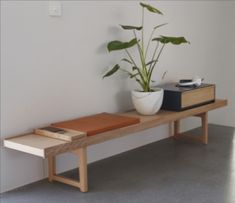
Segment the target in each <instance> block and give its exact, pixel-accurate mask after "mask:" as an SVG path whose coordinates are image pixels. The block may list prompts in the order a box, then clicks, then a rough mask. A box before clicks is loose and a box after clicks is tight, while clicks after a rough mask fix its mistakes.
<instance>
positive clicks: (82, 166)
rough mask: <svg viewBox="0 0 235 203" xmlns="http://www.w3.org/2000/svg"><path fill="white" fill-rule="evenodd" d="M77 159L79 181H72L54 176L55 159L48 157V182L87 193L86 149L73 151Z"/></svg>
mask: <svg viewBox="0 0 235 203" xmlns="http://www.w3.org/2000/svg"><path fill="white" fill-rule="evenodd" d="M72 153H74V154H75V155H76V156H78V159H79V181H76V180H72V179H70V178H66V177H63V176H60V175H57V174H56V167H55V163H56V161H55V157H54V156H53V157H48V178H49V181H50V182H52V181H58V182H61V183H65V184H67V185H71V186H74V187H77V188H79V189H80V191H81V192H87V191H88V183H87V154H86V147H84V148H79V149H77V150H75V151H73V152H72Z"/></svg>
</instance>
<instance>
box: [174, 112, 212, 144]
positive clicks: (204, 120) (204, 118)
mask: <svg viewBox="0 0 235 203" xmlns="http://www.w3.org/2000/svg"><path fill="white" fill-rule="evenodd" d="M195 116H196V117H200V118H201V124H202V135H200V136H191V135H185V134H184V133H181V132H180V120H177V121H174V136H173V137H174V138H175V139H180V138H187V139H191V140H196V141H199V142H201V143H203V144H208V113H207V112H205V113H202V114H199V115H195Z"/></svg>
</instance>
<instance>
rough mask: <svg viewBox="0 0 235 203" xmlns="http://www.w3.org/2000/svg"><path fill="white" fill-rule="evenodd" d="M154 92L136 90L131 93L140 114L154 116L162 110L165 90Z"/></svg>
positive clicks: (157, 89) (159, 89) (158, 89)
mask: <svg viewBox="0 0 235 203" xmlns="http://www.w3.org/2000/svg"><path fill="white" fill-rule="evenodd" d="M154 90H155V91H154V92H141V91H136V90H133V91H132V92H131V97H132V102H133V104H134V107H135V109H136V111H137V112H138V113H140V114H142V115H154V114H156V113H157V112H158V111H159V110H160V108H161V106H162V102H163V93H164V90H163V89H161V88H156V89H154Z"/></svg>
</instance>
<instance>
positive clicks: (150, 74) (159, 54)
mask: <svg viewBox="0 0 235 203" xmlns="http://www.w3.org/2000/svg"><path fill="white" fill-rule="evenodd" d="M165 45H166V44H163V45H162V48H161V49H160V51H159V53H158V56H157V58H156V61H155V62H154V64H153V66H152V67H151V70H150V73H149V81H150V79H151V77H152V73H153V69H154V67H155V65H156V63H157V62H158V59H159V57H160V56H161V54H162V51H163V49H164V47H165Z"/></svg>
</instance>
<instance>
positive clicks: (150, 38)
mask: <svg viewBox="0 0 235 203" xmlns="http://www.w3.org/2000/svg"><path fill="white" fill-rule="evenodd" d="M155 30H156V29H153V31H152V33H151V35H150V37H149V41H148V45H147V48H146V50H145V56H144V58H145V60H146V57H147V53H148V49H149V45H150V42H151V40H152V37H153V34H154V32H155Z"/></svg>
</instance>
